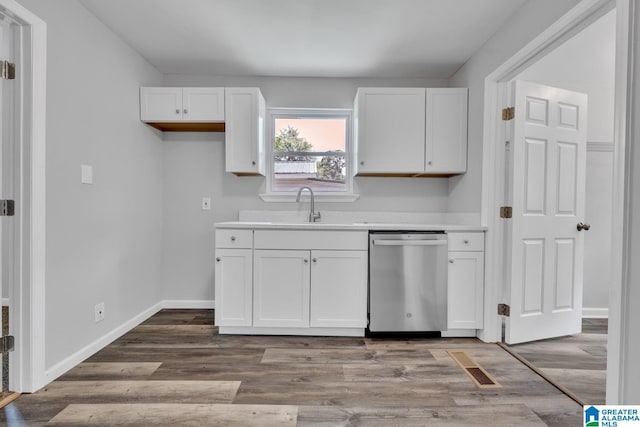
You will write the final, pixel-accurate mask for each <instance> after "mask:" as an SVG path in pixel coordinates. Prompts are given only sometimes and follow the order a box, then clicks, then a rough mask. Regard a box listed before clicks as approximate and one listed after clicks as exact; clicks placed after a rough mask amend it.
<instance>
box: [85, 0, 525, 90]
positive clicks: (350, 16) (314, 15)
mask: <svg viewBox="0 0 640 427" xmlns="http://www.w3.org/2000/svg"><path fill="white" fill-rule="evenodd" d="M524 1H525V0H135V1H132V0H109V1H105V0H81V2H82V3H83V4H84V5H85V6H86V7H87V8H88V9H89V10H90V11H91V12H93V13H94V14H95V15H96V16H97V17H98V18H99V19H100V20H101V21H102V22H104V23H105V24H106V25H107V26H108V27H109V28H111V29H112V30H113V31H114V32H115V33H116V34H118V35H120V36H121V37H122V38H123V39H124V40H125V41H126V42H127V43H128V44H130V45H131V46H132V47H133V48H134V49H136V50H137V51H138V52H140V53H141V54H142V56H144V57H145V58H146V59H147V60H148V61H149V62H151V63H152V64H153V65H154V66H156V67H157V68H158V70H160V71H161V72H162V73H163V74H174V73H176V74H205V75H209V74H213V75H250V76H313V77H436V78H437V77H439V78H448V77H450V76H451V75H452V74H453V73H455V71H456V70H457V69H458V68H459V67H460V66H461V65H462V64H464V63H465V62H466V61H467V60H468V59H469V58H470V57H471V56H472V55H473V53H474V52H475V51H476V50H478V48H480V46H482V44H483V43H485V42H486V41H487V39H489V38H490V37H491V35H492V34H493V33H495V32H496V30H497V29H498V28H500V27H501V26H502V25H503V24H504V23H505V21H506V20H507V19H508V18H509V16H511V15H512V14H513V13H514V12H515V11H516V10H517V9H518V8H519V7H520V6H521V5H522V4H523V3H524Z"/></svg>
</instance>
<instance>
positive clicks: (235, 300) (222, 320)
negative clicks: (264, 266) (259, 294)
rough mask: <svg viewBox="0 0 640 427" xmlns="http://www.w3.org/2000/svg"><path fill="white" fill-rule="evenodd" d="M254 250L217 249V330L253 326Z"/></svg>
mask: <svg viewBox="0 0 640 427" xmlns="http://www.w3.org/2000/svg"><path fill="white" fill-rule="evenodd" d="M252 263H253V250H251V249H220V248H218V249H216V266H215V276H216V291H215V294H216V312H215V324H216V325H217V326H251V324H252V318H251V313H252V305H253V303H252V295H253V268H252Z"/></svg>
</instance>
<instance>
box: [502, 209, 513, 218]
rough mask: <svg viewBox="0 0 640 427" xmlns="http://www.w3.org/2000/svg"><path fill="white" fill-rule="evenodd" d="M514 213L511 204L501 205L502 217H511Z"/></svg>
mask: <svg viewBox="0 0 640 427" xmlns="http://www.w3.org/2000/svg"><path fill="white" fill-rule="evenodd" d="M512 214H513V208H512V207H511V206H501V207H500V218H507V219H508V218H511V215H512Z"/></svg>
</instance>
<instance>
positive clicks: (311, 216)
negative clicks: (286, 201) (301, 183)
mask: <svg viewBox="0 0 640 427" xmlns="http://www.w3.org/2000/svg"><path fill="white" fill-rule="evenodd" d="M302 190H309V194H311V207H310V210H309V222H316V221H317V220H319V219H320V212H316V211H315V198H314V196H313V190H312V189H311V188H309V187H300V189H299V190H298V197H296V202H299V201H300V194H302Z"/></svg>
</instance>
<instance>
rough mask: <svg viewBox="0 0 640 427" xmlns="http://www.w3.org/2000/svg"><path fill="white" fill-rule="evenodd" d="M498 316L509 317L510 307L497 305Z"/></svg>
mask: <svg viewBox="0 0 640 427" xmlns="http://www.w3.org/2000/svg"><path fill="white" fill-rule="evenodd" d="M498 315H499V316H507V317H509V316H510V315H511V307H509V305H508V304H498Z"/></svg>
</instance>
